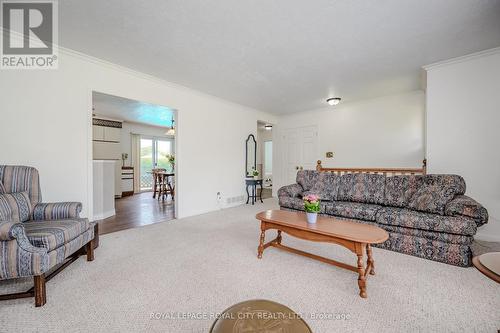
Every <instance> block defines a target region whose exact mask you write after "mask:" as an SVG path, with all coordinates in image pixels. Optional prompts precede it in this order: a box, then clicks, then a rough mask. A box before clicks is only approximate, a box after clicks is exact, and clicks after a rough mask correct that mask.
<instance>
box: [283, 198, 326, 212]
mask: <svg viewBox="0 0 500 333" xmlns="http://www.w3.org/2000/svg"><path fill="white" fill-rule="evenodd" d="M279 204H280V207H281V208H286V209H293V210H299V211H302V212H303V211H305V209H304V200H302V198H290V197H285V198H280V199H279ZM319 207H320V211H319V213H320V214H325V209H326V203H323V202H322V203H320V206H319Z"/></svg>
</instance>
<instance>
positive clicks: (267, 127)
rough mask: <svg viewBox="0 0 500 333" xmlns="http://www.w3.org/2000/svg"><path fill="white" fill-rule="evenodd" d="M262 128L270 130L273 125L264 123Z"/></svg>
mask: <svg viewBox="0 0 500 333" xmlns="http://www.w3.org/2000/svg"><path fill="white" fill-rule="evenodd" d="M264 128H265V129H266V131H270V130H272V129H273V125H265V126H264Z"/></svg>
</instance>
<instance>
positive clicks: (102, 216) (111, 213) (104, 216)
mask: <svg viewBox="0 0 500 333" xmlns="http://www.w3.org/2000/svg"><path fill="white" fill-rule="evenodd" d="M115 215H116V211H115V210H114V209H113V210H110V211H107V212H104V213H102V214H97V215H94V221H97V220H104V219H107V218H108V217H111V216H115Z"/></svg>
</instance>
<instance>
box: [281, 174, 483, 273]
mask: <svg viewBox="0 0 500 333" xmlns="http://www.w3.org/2000/svg"><path fill="white" fill-rule="evenodd" d="M306 194H316V195H319V196H320V198H321V201H322V204H321V212H320V213H321V214H323V215H331V216H336V217H340V218H348V219H353V220H357V221H359V222H362V223H367V224H374V225H377V226H379V227H381V228H383V229H385V230H386V231H387V232H388V233H389V239H388V240H387V241H386V242H385V243H382V244H379V245H378V247H381V248H384V249H388V250H392V251H397V252H401V253H405V254H410V255H413V256H417V257H421V258H425V259H430V260H435V261H440V262H444V263H447V264H452V265H457V266H463V267H467V266H470V265H471V262H472V258H471V256H472V255H471V248H470V247H471V244H472V241H473V237H474V234H475V233H476V230H477V228H478V227H479V226H481V225H483V224H485V223H487V222H488V212H487V210H486V209H485V208H484V207H483V206H481V205H480V204H479V203H477V202H476V201H475V200H473V199H472V198H470V197H468V196H466V195H465V181H464V179H463V178H462V177H460V176H458V175H444V174H432V175H404V176H403V175H401V176H385V175H382V174H367V173H360V174H354V173H349V174H344V175H337V174H334V173H330V172H319V171H313V170H304V171H299V172H298V173H297V183H296V184H292V185H288V186H284V187H282V188H280V189H279V191H278V197H279V204H280V208H281V209H282V210H291V211H303V210H304V204H303V201H302V196H303V195H306Z"/></svg>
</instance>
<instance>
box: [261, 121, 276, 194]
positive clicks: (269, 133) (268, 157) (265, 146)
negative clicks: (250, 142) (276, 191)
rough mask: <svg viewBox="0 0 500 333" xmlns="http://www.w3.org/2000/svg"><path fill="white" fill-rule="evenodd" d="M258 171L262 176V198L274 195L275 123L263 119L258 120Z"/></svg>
mask: <svg viewBox="0 0 500 333" xmlns="http://www.w3.org/2000/svg"><path fill="white" fill-rule="evenodd" d="M257 171H259V174H260V176H261V178H262V198H263V199H267V198H271V197H272V195H273V125H272V124H270V123H267V122H263V121H258V122H257ZM259 190H260V189H259Z"/></svg>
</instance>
